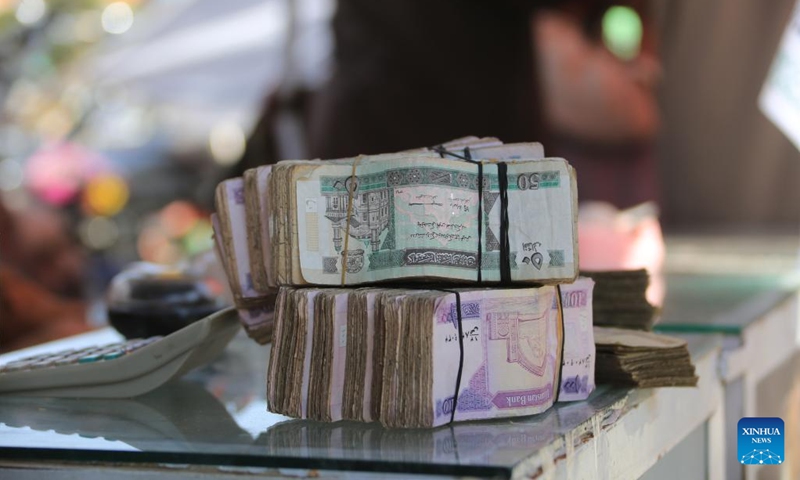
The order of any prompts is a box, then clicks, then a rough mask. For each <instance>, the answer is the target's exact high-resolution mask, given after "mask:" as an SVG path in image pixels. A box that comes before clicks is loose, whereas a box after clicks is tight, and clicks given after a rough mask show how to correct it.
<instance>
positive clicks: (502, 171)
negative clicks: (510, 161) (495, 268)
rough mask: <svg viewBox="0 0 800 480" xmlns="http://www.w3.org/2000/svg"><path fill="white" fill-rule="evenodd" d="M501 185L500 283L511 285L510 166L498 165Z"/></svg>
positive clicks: (498, 176)
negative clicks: (509, 231)
mask: <svg viewBox="0 0 800 480" xmlns="http://www.w3.org/2000/svg"><path fill="white" fill-rule="evenodd" d="M497 178H498V183H499V184H500V282H501V283H503V284H506V285H507V284H509V283H511V258H510V257H511V254H510V250H511V248H510V246H509V239H508V165H507V164H505V163H498V164H497Z"/></svg>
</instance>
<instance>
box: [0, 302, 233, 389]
mask: <svg viewBox="0 0 800 480" xmlns="http://www.w3.org/2000/svg"><path fill="white" fill-rule="evenodd" d="M239 328H240V323H239V319H238V315H237V313H236V310H234V309H232V308H228V309H225V310H222V311H219V312H217V313H214V314H212V315H209V316H208V317H206V318H203V319H202V320H199V321H197V322H195V323H192V324H190V325H188V326H186V327H184V328H182V329H180V330H178V331H177V332H175V333H172V334H170V335H167V336H164V337H150V338H144V339H133V340H128V341H126V342H121V343H114V344H111V345H103V346H93V347H88V348H83V349H72V350H64V351H59V352H52V353H44V354H40V355H36V356H32V357H27V358H22V359H19V360H15V361H12V362H8V363H6V364H4V365H0V394H9V393H15V394H22V395H28V396H48V397H73V398H130V397H135V396H138V395H141V394H144V393H147V392H149V391H151V390H153V389H155V388H156V387H158V386H160V385H162V384H164V383H166V382H168V381H169V380H171V379H173V378H179V377H180V376H182V375H183V374H184V373H186V372H188V371H190V370H192V369H194V368H197V367H200V366H203V365H205V364H207V363H210V362H211V361H212V360H214V359H215V358H216V357H217V356H218V355H219V354H220V353H222V351H223V350H224V349H225V347H226V346H227V345H228V343H229V342H230V341H231V339H232V338H233V337H234V335H236V333H237V332H238V331H239Z"/></svg>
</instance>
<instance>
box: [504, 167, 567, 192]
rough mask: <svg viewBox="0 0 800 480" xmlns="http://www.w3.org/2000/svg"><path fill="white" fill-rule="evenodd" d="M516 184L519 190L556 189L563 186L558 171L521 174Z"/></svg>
mask: <svg viewBox="0 0 800 480" xmlns="http://www.w3.org/2000/svg"><path fill="white" fill-rule="evenodd" d="M509 180H513V179H509ZM516 184H517V188H518V189H519V190H539V189H540V188H555V187H558V186H560V185H561V175H560V174H559V173H558V172H557V171H547V172H534V173H520V174H518V175H517V179H516Z"/></svg>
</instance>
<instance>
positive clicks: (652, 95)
mask: <svg viewBox="0 0 800 480" xmlns="http://www.w3.org/2000/svg"><path fill="white" fill-rule="evenodd" d="M615 3H616V2H615ZM625 3H626V6H627V7H628V8H624V9H619V8H618V9H617V10H616V11H612V10H610V8H611V7H612V6H613V5H612V4H611V3H607V2H597V1H591V0H590V1H587V0H576V1H565V2H562V4H561V5H560V6H559V7H558V8H557V9H548V10H542V11H540V12H538V14H537V15H536V16H535V17H534V19H533V24H534V33H535V35H534V38H533V40H534V41H533V44H534V48H537V51H538V59H539V70H540V72H541V79H542V80H541V85H542V92H543V100H544V109H545V119H546V121H547V125H548V128H549V131H550V133H551V137H550V140H551V141H550V143H548V144H546V145H545V149H546V152H547V153H548V155H554V156H558V157H564V158H566V159H567V160H569V162H570V164H572V166H573V167H575V169H576V170H577V172H578V192H579V196H580V200H581V201H582V202H583V201H592V200H595V201H605V202H608V203H611V204H612V205H614V206H615V207H617V208H629V207H632V206H634V205H637V204H640V203H642V202H646V201H657V200H658V199H659V193H658V190H659V189H658V178H657V168H658V166H657V163H656V158H655V156H654V149H655V141H656V136H657V134H658V131H659V126H660V120H659V108H658V103H657V99H656V86H657V85H658V81H659V79H660V77H661V63H660V60H659V58H658V55H657V52H656V42H655V35H654V32H653V24H652V22H651V21H650V17H649V16H648V15H647V13H648V12H647V8H646V6H647V5H646V2H644V1H641V0H634V1H631V2H625ZM614 14H617V18H610V19H609V15H611V16H613V15H614ZM637 17H638V18H637ZM637 22H640V23H637ZM620 23H621V24H620ZM637 27H638V31H639V35H638V37H639V38H638V39H637V38H636V37H637V35H636V33H637V32H636V30H637ZM614 28H616V29H617V30H620V29H621V30H623V31H622V32H621V34H622V35H625V34H626V32H630V33H629V34H628V37H630V38H627V39H626V38H624V37H623V38H622V41H623V42H625V41H627V42H629V43H631V45H624V44H623V45H621V46H620V47H619V48H620V49H624V50H623V51H620V50H619V49H618V50H617V51H616V52H615V51H612V49H613V48H614V45H613V44H612V45H611V47H610V48H609V45H608V42H606V41H604V38H608V36H609V35H614V34H615V33H616V32H613V31H611V32H609V30H610V29H614ZM612 41H613V39H612Z"/></svg>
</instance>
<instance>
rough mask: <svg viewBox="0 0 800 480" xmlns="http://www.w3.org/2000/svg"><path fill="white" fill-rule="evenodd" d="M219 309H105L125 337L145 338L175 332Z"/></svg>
mask: <svg viewBox="0 0 800 480" xmlns="http://www.w3.org/2000/svg"><path fill="white" fill-rule="evenodd" d="M218 310H220V306H219V305H217V304H216V303H209V304H202V305H190V306H175V305H164V306H163V307H162V308H147V309H143V308H126V307H111V308H109V309H108V321H109V323H111V326H113V327H114V328H115V329H116V330H117V331H118V332H119V333H121V334H122V335H124V336H125V338H128V339H131V338H147V337H154V336H157V335H161V336H166V335H169V334H170V333H173V332H177V331H178V330H180V329H181V328H183V327H185V326H187V325H190V324H192V323H194V322H196V321H198V320H201V319H203V318H205V317H207V316H209V315H211V314H212V313H215V312H217V311H218Z"/></svg>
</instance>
